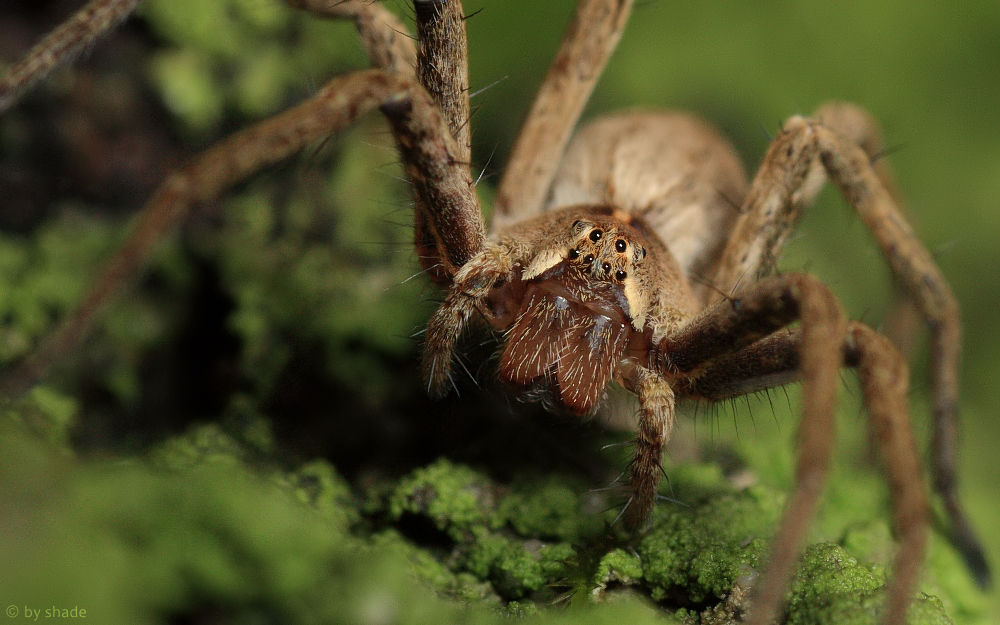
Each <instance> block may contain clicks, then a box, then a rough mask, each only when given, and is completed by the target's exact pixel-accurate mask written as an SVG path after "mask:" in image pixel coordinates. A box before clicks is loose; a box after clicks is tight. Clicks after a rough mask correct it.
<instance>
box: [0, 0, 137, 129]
mask: <svg viewBox="0 0 1000 625" xmlns="http://www.w3.org/2000/svg"><path fill="white" fill-rule="evenodd" d="M139 2H141V0H92V1H91V2H88V3H87V4H86V5H85V6H84V7H83V8H82V9H80V10H79V11H77V12H76V13H75V14H74V15H73V16H72V17H70V18H69V19H68V20H66V21H65V22H63V23H62V24H61V25H59V27H58V28H56V29H55V30H53V31H52V32H50V33H49V34H48V35H47V36H46V37H45V38H44V39H42V40H41V41H39V42H38V43H37V44H35V46H34V47H33V48H31V50H29V51H28V53H27V54H25V55H24V57H23V58H22V59H21V60H20V61H18V62H17V63H16V64H15V65H14V66H13V67H11V68H10V70H9V71H8V72H7V73H6V74H5V75H4V76H3V78H2V79H0V113H3V112H4V111H6V110H7V109H9V108H10V107H12V106H14V105H15V104H17V101H18V100H20V99H21V96H23V95H24V94H25V93H26V92H27V91H28V90H29V89H31V87H32V86H33V85H35V84H36V83H38V82H40V81H41V80H42V79H44V78H45V77H46V76H48V75H49V74H51V73H52V70H54V69H56V68H57V67H59V66H60V65H62V64H63V63H67V62H69V61H70V60H71V59H72V58H73V57H75V56H76V55H77V54H79V53H80V51H82V50H83V49H85V48H86V47H87V46H88V45H90V44H91V43H93V42H94V40H96V39H97V38H98V37H100V36H101V35H103V34H104V33H106V32H107V31H109V30H111V29H112V28H114V27H115V26H117V25H118V24H119V23H120V22H122V21H123V20H125V18H127V17H128V16H129V15H131V14H132V12H133V11H135V8H136V7H137V6H138V5H139Z"/></svg>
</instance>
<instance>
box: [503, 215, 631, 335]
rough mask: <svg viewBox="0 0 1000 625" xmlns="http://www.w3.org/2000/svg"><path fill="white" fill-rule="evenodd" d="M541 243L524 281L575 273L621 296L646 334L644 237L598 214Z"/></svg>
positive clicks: (597, 287)
mask: <svg viewBox="0 0 1000 625" xmlns="http://www.w3.org/2000/svg"><path fill="white" fill-rule="evenodd" d="M540 243H541V247H542V251H541V252H539V253H538V254H536V255H535V257H534V258H533V259H532V261H531V262H530V263H529V264H528V265H527V266H526V267H525V268H524V271H523V272H522V275H521V279H522V280H525V281H528V280H533V279H539V278H542V279H545V278H548V277H549V276H552V274H553V273H557V274H564V273H566V272H569V273H571V274H572V275H574V276H576V277H577V278H578V279H583V280H584V281H586V282H587V283H589V284H590V285H591V286H592V287H593V289H595V290H600V291H602V292H607V291H608V290H609V287H610V290H612V291H616V292H618V293H619V294H620V297H619V298H616V299H620V301H621V304H622V312H624V313H625V314H626V315H627V316H628V317H629V319H630V320H631V321H632V324H633V326H634V327H635V329H637V330H641V329H642V327H643V324H644V323H645V318H646V314H647V312H648V308H649V303H650V295H649V293H648V292H647V291H648V289H646V288H643V286H642V285H644V284H646V282H648V281H647V280H645V279H644V277H643V274H644V272H645V271H646V270H647V269H648V268H647V265H648V261H647V260H646V256H647V253H648V252H647V244H645V242H644V237H643V236H642V234H641V233H639V231H637V230H636V229H635V228H633V227H632V226H631V225H629V224H628V223H626V222H625V221H624V220H622V219H620V218H618V217H617V216H614V215H601V214H592V215H586V216H581V217H578V218H576V219H574V220H572V221H571V222H567V221H564V222H563V223H562V224H559V225H558V230H557V231H556V232H551V231H548V232H546V236H545V237H544V238H543V239H542V241H540ZM585 297H586V296H585ZM598 297H601V296H598Z"/></svg>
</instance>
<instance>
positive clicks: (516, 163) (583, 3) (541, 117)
mask: <svg viewBox="0 0 1000 625" xmlns="http://www.w3.org/2000/svg"><path fill="white" fill-rule="evenodd" d="M631 10H632V0H580V3H579V5H577V8H576V13H575V14H574V15H573V18H572V20H571V21H570V24H569V26H568V27H567V29H566V32H565V34H564V35H563V40H562V44H561V46H560V47H559V52H558V53H556V56H555V58H554V59H553V60H552V64H551V65H550V66H549V71H548V74H547V75H546V76H545V81H544V82H543V83H542V86H541V87H540V88H539V90H538V94H537V95H536V96H535V101H534V102H533V103H532V105H531V109H530V110H529V111H528V115H527V117H525V119H524V122H523V124H522V125H521V130H520V131H519V132H518V135H517V139H516V141H515V142H514V147H513V149H512V150H511V155H510V159H509V160H508V162H507V167H506V169H505V170H504V173H503V178H501V180H500V185H499V187H498V188H497V197H496V202H495V203H494V215H493V224H492V228H491V229H492V230H493V231H499V230H501V229H503V228H504V227H506V226H509V225H510V224H513V223H516V222H518V221H521V220H523V219H527V218H529V217H534V216H536V215H538V214H539V213H541V212H542V205H543V203H544V202H545V196H546V195H547V194H548V192H549V187H550V186H551V184H552V180H553V178H554V177H555V174H556V169H557V168H558V167H559V161H560V158H561V157H562V154H563V152H564V151H565V149H566V144H567V143H568V142H569V138H570V133H571V132H572V131H573V127H574V126H576V122H577V120H578V119H579V118H580V113H582V112H583V107H584V106H585V105H586V104H587V100H588V98H590V93H591V92H592V91H593V90H594V85H595V84H596V83H597V79H598V78H599V77H600V76H601V71H602V70H603V69H604V66H605V64H606V63H607V62H608V59H609V58H610V57H611V53H612V52H613V51H614V49H615V46H616V45H617V44H618V40H619V39H620V38H621V34H622V32H623V31H624V30H625V24H626V23H627V22H628V16H629V13H630V12H631Z"/></svg>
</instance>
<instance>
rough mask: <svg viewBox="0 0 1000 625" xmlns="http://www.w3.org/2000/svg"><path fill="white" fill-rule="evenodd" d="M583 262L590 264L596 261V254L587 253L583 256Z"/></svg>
mask: <svg viewBox="0 0 1000 625" xmlns="http://www.w3.org/2000/svg"><path fill="white" fill-rule="evenodd" d="M583 262H585V263H587V264H588V265H589V264H590V263H592V262H594V255H593V254H587V255H586V256H584V257H583Z"/></svg>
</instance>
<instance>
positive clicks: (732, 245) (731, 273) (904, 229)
mask: <svg viewBox="0 0 1000 625" xmlns="http://www.w3.org/2000/svg"><path fill="white" fill-rule="evenodd" d="M840 106H844V105H840ZM823 111H826V112H825V113H823ZM821 113H823V114H825V115H826V116H827V117H826V118H827V119H836V120H839V121H838V122H835V123H841V125H842V126H843V127H844V132H847V133H848V137H845V136H843V135H842V134H840V133H839V132H837V131H835V130H832V129H830V128H828V127H826V126H824V125H823V124H822V123H819V122H817V121H813V120H808V119H805V118H802V117H793V118H791V119H790V120H789V121H788V122H787V123H786V124H785V126H784V128H783V129H782V131H781V133H780V134H779V136H778V137H776V138H775V140H774V141H773V142H772V143H771V146H770V148H769V149H768V151H767V154H766V155H765V157H764V161H763V164H762V165H761V168H760V170H759V171H758V173H757V176H756V178H755V179H754V182H753V184H752V185H751V188H750V191H749V193H748V194H747V198H746V201H745V203H744V208H743V214H742V215H741V217H740V219H739V221H738V222H737V225H736V227H735V228H734V231H733V233H732V236H731V238H730V240H729V243H728V244H727V247H726V250H725V252H724V253H723V256H722V258H721V261H720V265H719V268H718V270H717V271H716V273H715V280H714V282H715V284H716V285H717V286H719V287H720V288H723V289H730V288H734V287H735V286H736V285H737V284H738V283H739V282H740V280H741V279H747V280H749V279H753V278H754V277H756V276H760V275H763V274H766V273H769V272H770V271H772V270H773V268H774V265H775V261H776V258H777V254H778V252H779V251H780V249H781V246H782V244H783V243H784V241H785V239H786V237H787V235H788V233H789V232H790V230H791V228H792V226H794V224H795V220H796V219H797V217H798V214H799V212H800V211H801V208H802V207H803V206H804V205H806V204H808V203H809V202H810V201H811V200H812V198H813V197H815V194H816V193H817V192H818V190H819V188H820V185H821V184H822V182H823V180H824V178H825V176H829V177H830V179H831V180H832V181H833V182H834V184H836V185H837V187H838V188H839V189H840V191H841V193H843V195H844V196H845V197H846V198H847V200H848V201H849V202H850V203H851V205H852V206H854V208H855V210H857V212H858V215H859V216H860V217H861V219H862V221H864V223H865V225H866V226H867V228H868V229H869V231H871V233H872V235H873V236H874V238H875V240H876V241H877V242H878V244H879V246H880V247H881V248H882V251H883V253H884V254H885V257H886V259H887V260H888V262H889V265H890V267H891V268H892V271H893V274H894V275H895V276H896V279H897V280H898V281H899V282H900V283H902V284H903V285H904V286H905V288H906V291H907V293H908V295H909V297H910V298H912V300H913V302H914V303H915V305H916V306H917V308H918V309H919V310H920V313H921V314H922V315H923V318H924V319H925V320H926V323H927V325H928V327H929V329H930V332H931V352H932V358H933V361H932V367H931V387H932V395H933V398H934V402H933V412H934V440H933V446H932V451H933V453H932V457H933V462H932V466H933V472H934V488H935V490H936V491H937V492H938V494H939V495H940V496H941V498H942V500H943V502H944V504H945V510H946V512H947V514H948V517H949V520H950V523H951V539H952V542H953V543H954V545H955V546H956V547H957V548H958V549H959V550H960V552H961V553H962V556H963V558H964V559H965V561H966V564H967V565H968V567H969V569H970V570H971V571H972V573H973V575H974V576H975V577H976V580H977V582H978V583H979V584H980V586H983V587H986V586H988V585H989V584H990V577H991V574H990V570H989V565H988V563H987V561H986V556H985V553H984V551H983V548H982V545H981V543H980V541H979V539H978V538H977V536H976V534H975V531H974V530H973V529H972V526H971V524H970V522H969V520H968V517H967V515H966V513H965V511H964V509H963V508H962V506H961V503H960V502H959V499H958V489H957V476H956V470H955V464H956V459H957V440H958V425H957V422H958V386H959V382H958V370H959V362H960V357H961V325H960V321H959V309H958V303H957V302H956V300H955V297H954V295H953V294H952V291H951V287H949V286H948V283H947V281H946V280H945V278H944V276H943V275H942V273H941V271H940V269H938V267H937V265H936V264H935V262H934V259H933V258H932V257H931V255H930V253H929V252H928V251H927V249H926V248H925V247H924V246H923V244H922V243H920V241H919V240H918V239H917V237H916V235H915V234H914V232H913V229H912V228H911V227H910V225H909V223H907V221H906V218H905V216H904V214H903V211H902V210H901V209H900V208H899V204H898V202H897V201H896V199H895V198H894V195H895V191H894V186H893V185H892V183H891V178H889V177H888V175H887V174H886V172H885V170H882V174H881V175H880V173H879V171H877V170H876V169H875V168H873V166H872V162H871V157H870V156H869V155H868V154H866V153H865V151H864V150H863V149H862V148H861V147H859V146H858V145H857V144H856V143H855V142H854V140H852V139H857V138H858V137H863V136H864V135H865V134H866V133H865V131H864V128H863V126H864V124H863V123H862V124H857V123H856V122H849V121H846V122H845V121H844V120H846V119H848V118H847V117H845V116H843V115H840V116H838V115H833V114H832V113H831V112H830V109H822V110H821ZM872 123H873V122H872ZM852 124H854V125H856V126H858V127H859V128H854V129H852ZM867 134H870V133H867ZM869 147H870V145H869ZM887 180H889V182H888V183H887V182H886V181H887Z"/></svg>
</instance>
